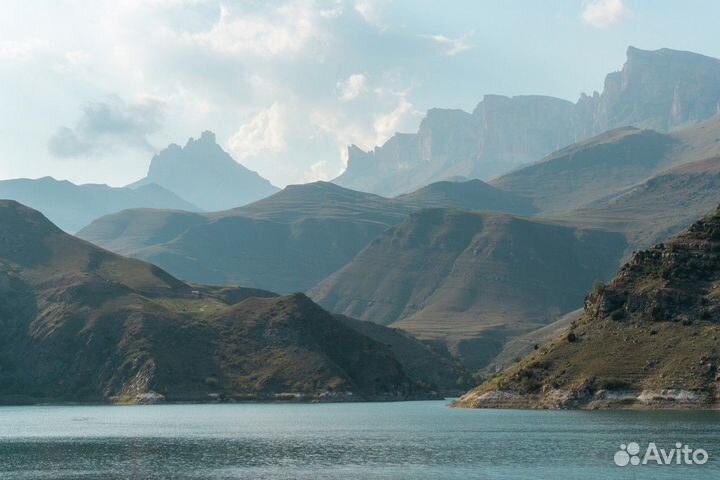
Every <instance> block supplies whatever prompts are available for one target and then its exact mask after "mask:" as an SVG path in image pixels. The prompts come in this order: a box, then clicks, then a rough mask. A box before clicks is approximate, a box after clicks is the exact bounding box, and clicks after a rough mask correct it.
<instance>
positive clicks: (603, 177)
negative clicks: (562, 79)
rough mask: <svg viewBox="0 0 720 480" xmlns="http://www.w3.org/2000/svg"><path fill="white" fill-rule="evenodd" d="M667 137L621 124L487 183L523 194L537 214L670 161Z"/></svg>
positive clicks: (671, 143) (599, 193)
mask: <svg viewBox="0 0 720 480" xmlns="http://www.w3.org/2000/svg"><path fill="white" fill-rule="evenodd" d="M677 143H678V142H677V141H675V140H674V139H673V138H672V137H670V136H668V135H664V134H661V133H658V132H654V131H652V130H639V129H636V128H633V127H626V128H621V129H617V130H612V131H609V132H606V133H603V134H601V135H599V136H597V137H593V138H592V139H590V140H586V141H583V142H580V143H577V144H574V145H571V146H569V147H566V148H564V149H561V150H559V151H557V152H555V153H553V154H551V155H549V156H548V157H546V158H545V159H543V160H542V161H541V162H538V163H535V164H533V165H529V166H527V167H524V168H522V169H520V170H517V171H515V172H511V173H509V174H507V175H504V176H502V177H500V178H498V179H496V180H493V181H492V182H491V184H492V185H493V186H494V187H496V188H499V189H501V190H505V191H507V192H510V193H514V194H516V195H523V196H525V197H527V198H530V199H531V200H532V203H533V205H534V206H535V207H536V208H537V209H538V210H540V212H542V213H541V214H543V215H548V214H553V213H557V212H562V211H567V210H569V209H572V208H573V207H579V206H581V205H585V204H587V203H590V202H592V201H596V200H599V199H602V198H604V197H607V196H608V195H612V194H613V193H618V192H622V191H623V190H625V189H626V188H628V187H630V186H633V185H635V184H636V183H638V182H641V181H643V180H645V179H647V178H649V177H651V176H652V175H653V174H654V173H656V172H658V171H659V170H661V169H662V167H664V166H666V165H669V164H671V163H672V162H673V155H672V154H673V149H674V147H675V146H676V145H677Z"/></svg>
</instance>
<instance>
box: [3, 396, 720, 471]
mask: <svg viewBox="0 0 720 480" xmlns="http://www.w3.org/2000/svg"><path fill="white" fill-rule="evenodd" d="M633 441H635V442H638V443H640V444H641V445H642V444H647V442H649V441H653V442H655V443H656V444H657V445H658V447H663V448H668V449H669V448H673V446H674V444H675V442H678V441H680V442H683V443H685V444H689V445H690V446H691V447H694V448H703V449H705V450H707V452H708V454H709V461H708V462H707V463H706V464H705V465H692V466H688V465H671V466H668V465H664V466H657V465H654V466H648V465H645V466H643V465H640V466H627V467H617V466H616V465H615V464H614V463H613V455H614V454H615V452H616V451H617V450H618V447H619V445H620V444H621V443H627V442H633ZM643 449H644V446H643ZM719 475H720V413H715V412H598V411H594V412H571V411H512V410H459V409H450V408H448V407H447V406H446V402H403V403H370V404H362V403H354V404H320V405H318V404H314V405H298V404H284V405H280V404H275V405H273V404H258V405H255V404H253V405H249V404H235V405H155V406H49V407H4V408H0V478H2V479H3V480H4V479H20V478H22V479H26V478H47V479H70V478H72V479H75V478H80V479H95V478H97V479H115V478H118V479H119V478H132V479H146V478H147V479H153V478H157V479H161V478H163V479H164V478H167V479H201V478H210V479H224V478H228V479H229V478H242V479H288V478H297V479H455V478H458V479H459V478H462V479H468V478H478V479H552V480H562V479H583V480H589V479H614V478H625V479H665V478H668V479H670V478H672V479H678V478H692V479H706V478H707V479H710V478H713V479H717V478H720V477H719Z"/></svg>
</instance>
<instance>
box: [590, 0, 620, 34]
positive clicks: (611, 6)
mask: <svg viewBox="0 0 720 480" xmlns="http://www.w3.org/2000/svg"><path fill="white" fill-rule="evenodd" d="M632 16H633V12H632V11H631V10H630V9H628V8H627V7H626V6H625V5H624V4H623V0H590V1H587V2H586V3H585V9H584V10H583V12H582V19H583V20H585V22H587V23H589V24H590V25H592V26H593V27H597V28H607V27H611V26H613V25H615V24H616V23H619V22H621V21H623V20H625V19H628V18H632Z"/></svg>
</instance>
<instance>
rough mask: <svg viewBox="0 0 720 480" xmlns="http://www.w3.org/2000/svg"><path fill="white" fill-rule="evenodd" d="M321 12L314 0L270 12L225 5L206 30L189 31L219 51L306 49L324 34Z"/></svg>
mask: <svg viewBox="0 0 720 480" xmlns="http://www.w3.org/2000/svg"><path fill="white" fill-rule="evenodd" d="M318 17H322V15H320V12H318V11H317V9H316V8H315V7H314V5H313V4H312V2H308V1H294V2H290V3H288V4H286V5H282V6H280V7H278V8H275V9H274V10H271V11H269V12H262V13H249V12H238V13H236V12H234V11H233V10H232V9H231V8H229V7H226V6H222V7H221V8H220V18H219V19H218V21H217V23H215V24H214V25H213V27H212V28H211V29H210V30H209V31H206V32H201V33H193V34H185V35H184V38H185V39H186V40H188V41H190V42H191V43H197V44H199V45H201V46H204V47H210V48H212V49H214V50H216V51H219V52H222V53H226V54H233V55H242V54H250V55H256V56H276V55H281V54H286V53H293V52H299V51H302V50H303V48H304V47H305V46H306V44H307V42H308V41H310V40H311V39H313V38H318V37H319V36H320V30H319V27H318V25H317V21H318Z"/></svg>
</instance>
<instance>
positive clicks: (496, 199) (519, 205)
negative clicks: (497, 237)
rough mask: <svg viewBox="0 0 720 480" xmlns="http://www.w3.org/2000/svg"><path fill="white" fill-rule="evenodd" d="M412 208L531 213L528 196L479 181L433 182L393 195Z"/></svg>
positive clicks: (533, 211)
mask: <svg viewBox="0 0 720 480" xmlns="http://www.w3.org/2000/svg"><path fill="white" fill-rule="evenodd" d="M395 198H396V199H397V200H399V201H401V202H402V203H404V204H406V205H409V206H412V207H414V208H417V209H420V208H463V209H468V210H488V211H493V212H505V213H514V214H518V215H531V214H533V213H536V212H537V209H536V208H535V207H534V206H533V205H532V201H531V199H529V198H527V197H522V196H520V195H516V194H514V193H511V192H507V191H504V190H500V189H498V188H495V187H493V186H491V185H488V184H487V183H485V182H483V181H480V180H466V181H454V182H453V181H443V182H435V183H432V184H430V185H428V186H426V187H423V188H421V189H420V190H416V191H415V192H412V193H408V194H405V195H400V196H398V197H395Z"/></svg>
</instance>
